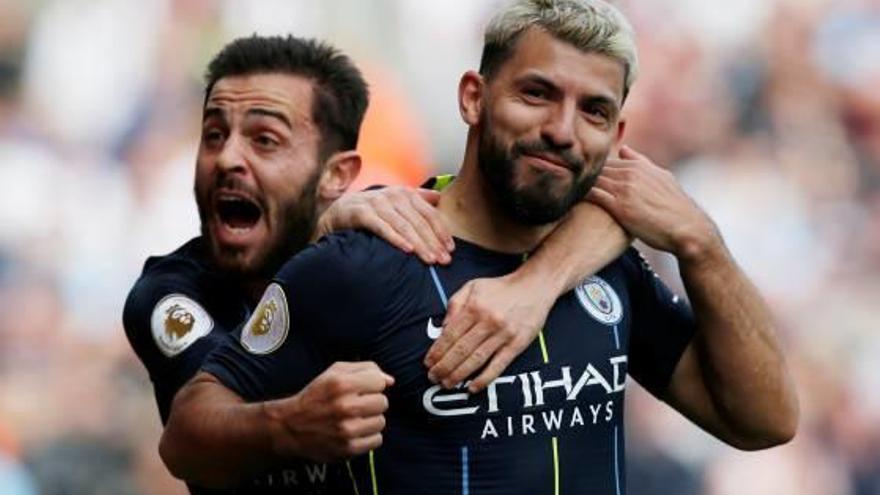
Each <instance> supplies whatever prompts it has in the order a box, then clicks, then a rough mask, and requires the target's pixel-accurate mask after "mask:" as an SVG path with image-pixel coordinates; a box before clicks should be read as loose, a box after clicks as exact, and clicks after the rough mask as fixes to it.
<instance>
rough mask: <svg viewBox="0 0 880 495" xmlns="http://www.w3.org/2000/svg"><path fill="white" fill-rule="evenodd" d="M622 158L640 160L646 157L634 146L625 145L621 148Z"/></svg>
mask: <svg viewBox="0 0 880 495" xmlns="http://www.w3.org/2000/svg"><path fill="white" fill-rule="evenodd" d="M620 158H621V159H622V160H639V159H642V158H644V156H642V154H641V153H639V152H638V151H636V150H634V149H633V148H630V147H629V146H627V145H623V146H621V148H620Z"/></svg>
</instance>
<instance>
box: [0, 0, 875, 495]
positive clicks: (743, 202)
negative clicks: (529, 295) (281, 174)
mask: <svg viewBox="0 0 880 495" xmlns="http://www.w3.org/2000/svg"><path fill="white" fill-rule="evenodd" d="M497 3H498V2H497V1H495V0H481V1H472V0H468V1H465V0H456V1H446V2H424V1H419V0H370V1H363V0H260V1H248V0H222V1H221V0H153V1H150V2H142V1H139V0H0V188H2V194H0V314H3V316H4V317H3V318H2V320H0V492H2V493H4V494H10V495H31V494H36V493H43V494H68V493H75V494H80V493H81V494H174V493H184V492H183V486H182V484H180V483H179V482H177V481H175V480H173V479H172V478H171V477H170V475H168V474H167V472H166V471H165V469H164V467H163V466H162V465H161V462H160V461H159V459H158V454H157V442H158V437H159V433H160V424H159V417H158V413H157V411H156V408H155V405H154V402H153V398H152V388H151V385H150V383H149V380H148V378H147V376H146V373H145V371H144V369H143V368H142V366H141V365H140V363H139V362H138V361H137V359H136V358H135V356H134V354H133V353H132V352H131V351H130V350H129V348H128V344H127V342H126V341H125V337H124V334H123V331H122V327H121V322H120V319H121V311H122V303H123V301H124V298H125V295H126V293H127V290H128V288H129V287H130V285H131V283H132V282H133V281H134V279H135V278H136V276H137V274H138V273H139V271H140V268H141V265H142V263H143V261H144V259H145V258H146V257H147V256H148V255H150V254H162V253H166V252H169V251H171V250H172V249H174V248H175V247H176V246H178V245H179V244H181V243H182V242H184V241H185V240H187V239H189V238H190V237H192V236H194V235H197V233H198V215H197V212H196V209H195V204H194V201H193V198H192V191H191V188H192V176H193V165H194V159H195V151H196V146H197V140H198V133H199V120H200V106H201V102H202V98H203V93H202V83H201V74H202V71H203V69H204V67H205V65H206V63H207V61H208V59H209V58H210V57H211V55H212V54H213V53H215V52H216V51H217V50H218V49H219V48H220V47H221V46H222V45H223V44H224V43H225V42H227V41H229V40H231V39H232V38H234V37H236V36H240V35H247V34H250V33H253V32H258V33H261V34H279V33H287V32H291V33H294V34H297V35H301V36H315V37H320V38H324V39H327V40H329V41H331V42H332V43H333V44H335V45H336V46H338V47H340V48H341V49H343V50H344V51H345V52H346V53H348V54H350V55H351V56H352V57H353V58H354V60H355V61H356V63H357V64H358V65H359V66H360V67H361V68H362V69H363V70H364V71H365V74H366V75H367V78H368V80H369V81H370V83H371V88H372V93H373V99H372V103H371V107H370V111H369V113H368V117H367V123H366V125H365V128H364V131H363V133H362V143H361V151H362V152H363V153H364V155H365V157H366V168H367V173H366V174H365V177H364V178H363V179H362V180H361V181H360V183H361V184H364V185H366V184H371V183H386V184H391V183H404V184H418V183H419V182H420V181H421V179H422V178H424V177H426V176H427V175H429V174H432V173H436V172H453V171H455V170H456V169H457V167H458V164H459V160H460V157H461V150H462V144H463V139H464V133H465V127H464V125H463V124H462V123H461V121H460V119H459V118H458V115H457V107H456V102H455V91H456V86H457V80H458V77H459V75H460V74H461V73H462V72H463V71H464V70H466V69H469V68H474V67H476V65H477V63H478V58H479V49H480V44H481V30H482V27H483V25H484V23H485V22H486V20H487V18H488V15H489V13H490V12H491V10H492V8H493V7H494V6H495V5H497ZM617 3H618V5H619V6H620V7H621V8H622V10H624V12H626V13H627V14H628V16H629V17H630V19H631V21H632V22H633V24H634V26H635V28H636V32H637V34H638V38H639V43H640V57H641V64H642V74H641V78H640V80H639V81H638V82H637V83H636V85H635V87H634V90H633V93H632V94H631V95H630V97H629V100H628V101H627V105H626V109H625V113H626V115H627V118H628V119H629V120H628V128H627V133H628V138H627V142H628V143H629V144H630V145H632V146H633V147H635V148H636V149H637V150H640V151H642V152H643V153H645V154H647V155H648V156H650V157H652V158H653V159H654V160H655V161H656V162H657V163H659V164H662V165H663V166H666V167H668V168H670V169H671V170H673V172H675V173H676V175H677V176H678V177H679V178H680V180H681V181H682V183H683V185H684V187H685V188H686V190H688V191H689V192H690V193H691V194H692V195H693V197H694V198H695V199H696V200H697V201H698V202H699V203H700V204H701V205H702V206H703V207H704V208H706V209H707V210H708V211H709V212H710V214H711V215H712V216H713V218H714V219H715V220H716V222H717V223H718V225H719V226H720V228H721V230H722V232H723V233H724V235H725V238H726V241H727V243H728V246H729V247H730V249H731V251H732V252H733V253H734V255H735V256H736V257H737V259H738V261H739V262H740V263H741V265H742V266H743V267H744V268H745V269H746V271H747V272H748V273H749V274H750V275H751V276H752V278H753V280H754V281H755V283H756V284H757V285H758V286H759V287H760V288H761V290H762V291H763V293H764V294H765V295H766V297H767V300H768V302H769V304H770V305H771V307H772V309H773V311H774V313H775V315H776V317H777V318H778V321H779V323H780V328H781V331H782V333H783V335H782V338H783V341H784V346H785V349H786V355H787V357H788V363H789V365H790V367H791V369H792V371H793V374H794V378H795V380H796V382H797V385H798V390H799V394H800V399H801V409H802V415H801V416H802V421H801V425H800V428H799V432H798V435H797V438H796V439H795V440H794V441H793V442H792V443H790V444H789V445H786V446H783V447H780V448H776V449H772V450H770V451H766V452H759V453H743V452H738V451H735V450H733V449H732V448H730V447H727V446H724V445H722V444H720V443H719V442H717V441H715V440H713V439H712V438H711V437H710V436H708V435H707V434H705V433H702V432H700V431H699V430H698V429H696V428H695V427H694V426H692V425H691V424H689V423H688V422H686V421H685V420H684V419H682V418H680V417H679V416H677V415H676V414H675V413H674V412H672V411H671V410H670V409H669V408H668V407H666V406H665V405H663V404H662V403H660V402H658V401H656V400H654V399H653V398H650V397H649V396H647V394H646V393H645V392H643V391H641V390H640V389H639V388H638V386H637V385H636V384H634V383H633V382H632V381H630V382H629V392H628V393H629V399H628V400H629V402H628V405H627V414H628V418H627V429H628V454H629V463H628V482H629V491H630V493H633V494H639V495H641V494H647V495H653V494H684V495H687V494H707V495H727V494H748V495H761V494H775V495H788V494H792V495H794V494H798V495H837V494H840V495H848V494H852V495H875V494H880V308H878V305H880V1H877V0H836V1H834V0H739V1H737V2H723V3H719V2H706V1H702V0H620V1H619V2H617ZM652 258H653V261H654V264H655V266H656V267H657V268H658V270H659V271H661V272H662V273H663V274H664V278H665V279H666V280H667V282H669V283H670V285H673V286H677V287H678V289H679V290H681V287H680V283H678V282H677V275H676V272H675V266H674V260H673V259H671V258H670V257H668V256H665V255H661V254H657V253H653V254H652Z"/></svg>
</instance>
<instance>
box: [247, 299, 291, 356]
mask: <svg viewBox="0 0 880 495" xmlns="http://www.w3.org/2000/svg"><path fill="white" fill-rule="evenodd" d="M289 320H290V317H289V315H288V309H287V297H286V296H285V295H284V289H282V288H281V286H280V285H278V284H277V283H273V284H270V285H269V287H268V288H266V292H264V293H263V298H262V299H260V303H259V304H258V305H257V309H256V310H254V313H253V314H252V315H251V317H250V318H248V321H247V323H245V324H244V328H242V329H241V345H242V346H243V347H244V348H245V349H247V350H248V352H250V353H251V354H269V353H270V352H272V351H274V350H275V349H278V348H279V347H280V346H281V344H283V343H284V340H285V339H286V338H287V331H288V329H289V324H290V322H289Z"/></svg>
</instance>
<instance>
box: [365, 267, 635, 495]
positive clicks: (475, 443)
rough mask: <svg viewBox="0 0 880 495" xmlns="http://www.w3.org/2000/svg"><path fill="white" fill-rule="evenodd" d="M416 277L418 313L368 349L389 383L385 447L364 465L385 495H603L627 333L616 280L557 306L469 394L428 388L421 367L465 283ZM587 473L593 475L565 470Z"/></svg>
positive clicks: (614, 475) (614, 459)
mask: <svg viewBox="0 0 880 495" xmlns="http://www.w3.org/2000/svg"><path fill="white" fill-rule="evenodd" d="M426 271H427V272H428V273H427V275H426V277H425V280H424V283H423V284H422V287H421V291H422V292H423V294H424V297H422V298H421V303H420V304H419V305H417V306H416V308H417V309H415V310H413V311H412V312H411V315H410V317H409V318H407V319H406V320H405V322H401V323H400V324H399V325H397V327H396V329H395V330H391V331H389V332H387V333H386V334H384V335H382V336H381V338H379V339H377V341H376V342H375V347H374V348H373V349H372V350H371V351H370V355H371V356H372V357H373V358H374V359H375V360H376V361H377V363H378V364H379V366H380V367H381V368H382V369H383V370H385V371H386V372H388V373H390V374H392V375H393V376H394V377H395V380H396V384H395V386H394V387H392V389H391V390H390V391H389V399H390V404H391V405H390V409H389V411H388V414H387V418H388V426H387V430H386V433H385V444H384V445H383V447H382V449H380V450H379V451H377V452H376V453H375V458H374V459H373V461H374V470H375V469H378V471H377V472H378V473H379V474H380V479H381V480H382V483H383V484H384V485H385V488H387V489H388V491H389V492H391V493H404V492H406V491H407V490H410V489H414V488H415V487H421V490H422V491H423V492H424V486H425V484H424V483H422V481H423V479H431V480H432V484H436V486H437V487H438V491H437V493H451V492H449V490H452V489H453V487H455V488H456V489H457V490H459V491H460V490H461V489H462V487H463V486H464V485H463V483H467V484H468V485H469V486H470V489H472V490H474V491H475V492H476V491H477V490H478V489H479V490H480V492H481V493H543V492H547V493H551V492H548V491H547V488H548V487H552V486H553V484H554V483H556V484H559V485H560V486H568V487H569V488H570V489H573V490H577V491H575V492H573V493H593V492H590V491H584V490H583V489H582V487H585V486H588V485H589V486H592V487H593V489H595V490H596V491H595V493H613V492H614V488H612V487H614V486H615V485H619V476H621V474H620V469H619V464H620V463H621V462H622V461H621V459H622V444H621V442H622V434H623V433H622V423H623V393H624V385H625V380H626V372H627V346H628V340H629V325H630V319H629V315H628V313H629V311H628V307H629V298H628V295H627V291H626V286H625V281H624V278H623V277H622V275H620V274H618V273H616V272H615V271H613V270H609V271H606V272H603V273H601V274H600V275H599V276H598V277H591V278H590V279H588V280H587V281H585V282H584V283H583V284H581V286H579V287H578V288H577V289H576V290H575V291H572V292H570V293H568V294H566V295H565V296H563V297H562V298H560V299H559V301H557V303H556V305H555V306H554V308H553V310H552V311H551V313H550V315H549V317H548V320H547V323H546V326H545V327H544V328H543V329H542V330H541V332H540V334H539V336H538V338H536V340H535V341H534V342H533V343H532V344H531V345H530V346H529V348H528V349H527V350H526V351H525V352H524V353H523V354H522V355H520V356H519V357H518V358H517V359H516V360H515V361H514V362H513V363H512V364H511V365H510V366H509V368H508V369H507V370H506V371H505V372H504V374H503V375H502V376H500V377H498V378H497V379H496V380H494V381H493V382H492V384H491V385H489V387H488V388H487V389H486V390H484V391H482V392H480V393H477V394H470V393H468V391H467V389H466V385H467V383H466V382H465V383H463V384H460V385H459V386H458V387H456V388H453V389H451V390H447V389H444V388H442V387H441V386H439V385H435V384H433V383H431V382H430V381H429V380H428V378H427V374H426V371H427V370H426V368H425V366H424V364H423V363H422V361H423V359H424V356H425V354H426V352H427V350H428V349H429V348H430V346H431V345H432V344H433V343H434V341H435V339H436V338H438V337H439V334H440V333H441V332H442V330H440V329H439V328H438V326H439V325H440V324H441V322H442V321H443V317H444V315H445V301H446V297H447V295H451V294H453V293H454V291H456V290H457V289H458V288H459V287H460V285H461V284H462V283H464V281H466V280H467V278H466V277H464V278H462V277H457V276H456V274H455V273H449V272H447V273H444V272H443V271H442V270H434V271H433V272H431V271H430V270H428V269H426ZM500 274H503V273H493V274H492V275H500ZM478 276H486V275H485V274H479V275H478ZM414 453H418V454H417V456H414V455H413V454H414ZM585 464H593V468H591V469H577V470H573V469H572V468H571V466H575V465H582V466H583V465H585ZM616 466H617V469H615V467H616ZM383 471H384V472H386V473H389V476H387V477H386V476H381V474H382V473H383ZM615 471H616V472H615ZM409 472H412V473H419V475H418V476H411V475H409V474H406V473H409ZM391 473H393V474H391ZM560 473H562V474H560ZM407 480H409V481H407ZM609 489H610V490H611V491H608V490H609ZM444 490H445V491H444ZM431 493H433V492H431Z"/></svg>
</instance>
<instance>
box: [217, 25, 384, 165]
mask: <svg viewBox="0 0 880 495" xmlns="http://www.w3.org/2000/svg"><path fill="white" fill-rule="evenodd" d="M252 74H291V75H297V76H302V77H304V78H307V79H309V80H311V81H312V88H313V91H314V97H313V100H312V120H313V121H314V122H315V124H316V125H317V126H318V128H319V129H320V130H321V149H320V154H321V156H320V158H321V160H324V159H326V158H327V157H328V156H329V155H330V154H332V153H334V152H336V151H339V150H352V149H355V148H356V147H357V142H358V134H359V133H360V127H361V122H362V121H363V119H364V113H365V112H366V110H367V103H368V100H369V90H368V89H367V83H366V81H364V78H363V76H362V75H361V73H360V71H359V70H358V69H357V67H355V66H354V63H352V61H351V60H350V59H349V58H348V57H347V56H345V55H343V54H342V53H341V52H339V51H338V50H337V49H335V48H333V47H332V46H330V45H328V44H326V43H323V42H321V41H318V40H315V39H305V38H297V37H295V36H290V35H288V36H258V35H256V34H254V35H251V36H249V37H245V38H238V39H235V40H233V41H232V42H231V43H229V44H228V45H226V46H225V47H223V49H222V50H220V53H218V54H217V55H216V56H215V57H214V58H213V60H211V62H210V63H209V64H208V70H207V71H206V72H205V84H206V87H205V103H207V101H208V97H209V95H210V94H211V90H212V89H213V88H214V84H216V83H217V81H219V80H220V79H222V78H224V77H231V76H246V75H252Z"/></svg>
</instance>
